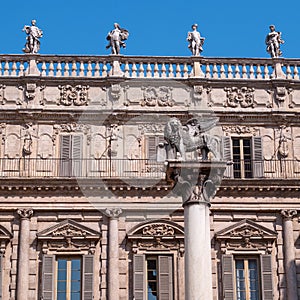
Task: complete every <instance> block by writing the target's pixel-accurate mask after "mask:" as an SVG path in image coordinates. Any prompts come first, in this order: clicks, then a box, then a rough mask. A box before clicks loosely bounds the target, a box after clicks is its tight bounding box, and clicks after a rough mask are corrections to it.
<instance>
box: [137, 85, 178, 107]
mask: <svg viewBox="0 0 300 300" xmlns="http://www.w3.org/2000/svg"><path fill="white" fill-rule="evenodd" d="M142 90H143V96H144V98H143V100H142V101H141V105H142V106H151V107H154V106H173V105H174V103H175V101H174V99H173V97H172V88H170V87H166V86H161V87H143V88H142Z"/></svg>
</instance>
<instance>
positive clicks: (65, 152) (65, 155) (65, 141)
mask: <svg viewBox="0 0 300 300" xmlns="http://www.w3.org/2000/svg"><path fill="white" fill-rule="evenodd" d="M70 148H71V136H70V135H62V136H61V137H60V176H63V177H65V176H70V163H71V162H70Z"/></svg>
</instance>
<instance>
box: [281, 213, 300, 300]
mask: <svg viewBox="0 0 300 300" xmlns="http://www.w3.org/2000/svg"><path fill="white" fill-rule="evenodd" d="M281 214H282V218H283V249H284V269H285V276H286V289H287V292H286V296H287V300H294V299H298V295H297V273H296V264H295V241H294V234H293V218H294V217H296V216H297V211H296V210H282V211H281Z"/></svg>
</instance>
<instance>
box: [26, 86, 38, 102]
mask: <svg viewBox="0 0 300 300" xmlns="http://www.w3.org/2000/svg"><path fill="white" fill-rule="evenodd" d="M35 91H36V84H35V83H27V84H26V90H25V96H26V98H27V100H28V101H31V100H33V99H34V98H35Z"/></svg>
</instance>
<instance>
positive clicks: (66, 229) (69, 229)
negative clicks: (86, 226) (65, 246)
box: [52, 224, 86, 237]
mask: <svg viewBox="0 0 300 300" xmlns="http://www.w3.org/2000/svg"><path fill="white" fill-rule="evenodd" d="M52 236H64V237H69V236H86V232H84V231H83V230H81V229H78V228H76V227H74V226H72V225H71V224H67V225H65V226H63V227H61V228H59V229H57V230H56V231H53V232H52Z"/></svg>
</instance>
